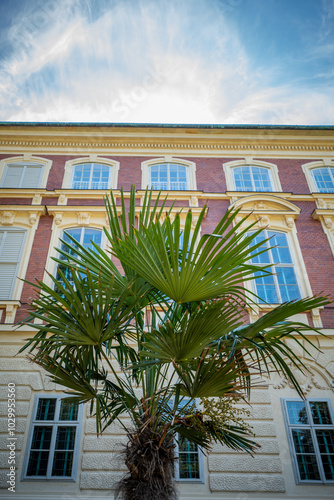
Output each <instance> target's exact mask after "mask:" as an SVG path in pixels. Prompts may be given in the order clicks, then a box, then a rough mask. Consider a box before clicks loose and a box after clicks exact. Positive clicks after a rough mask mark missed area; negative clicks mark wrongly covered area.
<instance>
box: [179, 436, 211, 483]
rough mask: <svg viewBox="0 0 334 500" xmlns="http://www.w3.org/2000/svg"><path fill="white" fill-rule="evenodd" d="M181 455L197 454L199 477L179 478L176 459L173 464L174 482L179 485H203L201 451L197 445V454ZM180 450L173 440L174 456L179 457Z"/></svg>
mask: <svg viewBox="0 0 334 500" xmlns="http://www.w3.org/2000/svg"><path fill="white" fill-rule="evenodd" d="M181 453H192V454H195V453H196V454H197V459H198V469H199V477H198V478H196V477H194V478H193V477H180V463H179V458H177V459H176V460H175V462H174V478H175V481H177V482H180V483H200V484H203V483H204V464H203V451H202V449H201V447H200V446H198V445H197V452H184V451H183V452H182V451H181ZM179 454H180V449H179V444H178V442H177V440H175V455H176V456H177V457H179Z"/></svg>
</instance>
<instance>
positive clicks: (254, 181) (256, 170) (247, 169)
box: [232, 165, 273, 191]
mask: <svg viewBox="0 0 334 500" xmlns="http://www.w3.org/2000/svg"><path fill="white" fill-rule="evenodd" d="M232 175H233V182H234V189H235V190H236V191H273V181H272V176H271V172H270V170H269V169H268V168H263V167H257V166H252V165H245V166H242V167H234V168H232Z"/></svg>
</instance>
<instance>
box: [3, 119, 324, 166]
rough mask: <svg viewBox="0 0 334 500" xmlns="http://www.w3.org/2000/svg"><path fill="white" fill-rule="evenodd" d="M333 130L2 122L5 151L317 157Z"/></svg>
mask: <svg viewBox="0 0 334 500" xmlns="http://www.w3.org/2000/svg"><path fill="white" fill-rule="evenodd" d="M333 139H334V130H307V131H305V130H275V129H274V130H273V129H270V128H268V129H266V128H261V129H235V130H231V129H221V130H219V129H208V130H203V129H196V128H193V129H191V128H189V129H187V128H182V129H170V128H163V127H159V128H158V127H157V128H154V127H150V128H143V127H140V126H139V127H138V129H137V130H134V129H133V128H131V129H130V128H128V127H124V128H105V127H101V128H98V129H96V128H94V127H91V128H90V127H75V126H72V127H65V126H64V127H63V128H56V127H52V126H50V127H47V128H45V127H44V128H42V127H38V126H37V127H32V126H31V127H29V126H25V127H21V128H20V127H9V126H8V127H1V128H0V148H1V150H2V151H3V152H12V153H15V152H19V151H25V152H30V151H31V152H33V153H36V152H38V153H44V154H47V153H57V154H61V153H65V152H71V153H72V154H73V153H76V154H77V153H84V154H87V153H89V152H98V153H99V154H120V155H122V154H128V153H134V152H135V153H137V154H143V155H149V154H165V153H168V152H172V153H173V154H183V155H184V154H185V153H186V154H188V155H190V156H198V155H200V156H202V155H207V156H211V155H213V156H231V155H232V156H233V155H237V154H243V155H245V154H251V153H252V154H254V155H257V156H259V155H260V156H261V155H263V154H268V153H269V154H270V155H271V156H272V155H274V156H284V155H288V156H294V155H299V156H300V155H301V156H305V157H307V158H308V157H313V156H314V157H318V156H319V154H320V153H321V156H326V155H332V156H333V153H334V140H333Z"/></svg>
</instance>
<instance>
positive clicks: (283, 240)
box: [251, 229, 301, 304]
mask: <svg viewBox="0 0 334 500" xmlns="http://www.w3.org/2000/svg"><path fill="white" fill-rule="evenodd" d="M266 238H270V240H269V241H266V242H264V243H263V245H262V246H260V247H259V248H258V249H257V250H256V251H255V252H254V253H257V252H259V251H262V250H265V249H267V252H264V253H262V254H261V255H257V256H255V257H253V258H252V260H251V262H252V264H255V265H258V266H267V265H269V267H268V268H267V269H268V270H269V271H271V272H272V273H273V275H271V276H264V277H262V278H258V279H257V280H256V281H255V282H254V283H255V285H254V286H255V290H254V291H255V293H256V294H257V295H258V296H259V298H260V301H261V302H267V303H268V304H280V303H282V302H286V301H290V300H295V299H300V297H301V294H300V290H299V285H298V282H297V275H296V271H295V266H294V263H293V260H292V256H291V252H290V249H289V244H288V239H287V236H286V234H285V233H280V232H276V231H275V232H274V231H268V230H266V229H265V230H264V231H263V233H261V234H260V235H258V236H257V237H256V238H255V240H254V243H259V242H260V241H263V240H264V239H266ZM271 247H274V248H271ZM261 274H263V273H262V272H261V271H258V272H256V273H255V276H260V275H261Z"/></svg>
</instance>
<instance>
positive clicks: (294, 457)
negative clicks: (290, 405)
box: [281, 397, 334, 485]
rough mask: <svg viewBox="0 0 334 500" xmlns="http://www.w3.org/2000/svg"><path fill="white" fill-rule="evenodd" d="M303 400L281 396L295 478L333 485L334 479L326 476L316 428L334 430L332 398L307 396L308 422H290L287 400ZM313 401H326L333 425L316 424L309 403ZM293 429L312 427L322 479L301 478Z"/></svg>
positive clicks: (301, 480) (300, 480)
mask: <svg viewBox="0 0 334 500" xmlns="http://www.w3.org/2000/svg"><path fill="white" fill-rule="evenodd" d="M289 401H291V402H303V400H302V399H300V398H281V403H282V410H283V416H284V422H285V427H286V433H287V436H288V443H289V448H290V455H291V460H292V465H293V472H294V476H295V480H296V483H297V484H329V485H332V484H334V480H328V479H326V477H325V473H324V470H323V465H322V460H321V454H320V450H319V447H318V441H317V438H316V434H315V430H316V429H333V430H334V412H333V408H332V405H331V400H330V399H328V398H311V397H310V398H307V399H306V400H305V403H306V412H307V416H308V421H309V423H308V424H290V422H289V415H288V410H287V402H289ZM311 401H316V402H325V403H327V405H328V410H329V413H330V416H331V419H332V425H320V424H314V423H313V421H312V415H311V411H310V407H309V403H310V402H311ZM293 429H310V432H311V436H312V442H313V446H314V451H315V455H316V460H317V464H318V470H319V474H320V478H321V479H320V480H315V479H301V477H300V474H299V467H298V462H297V454H296V452H295V448H294V442H293V437H292V430H293Z"/></svg>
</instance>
